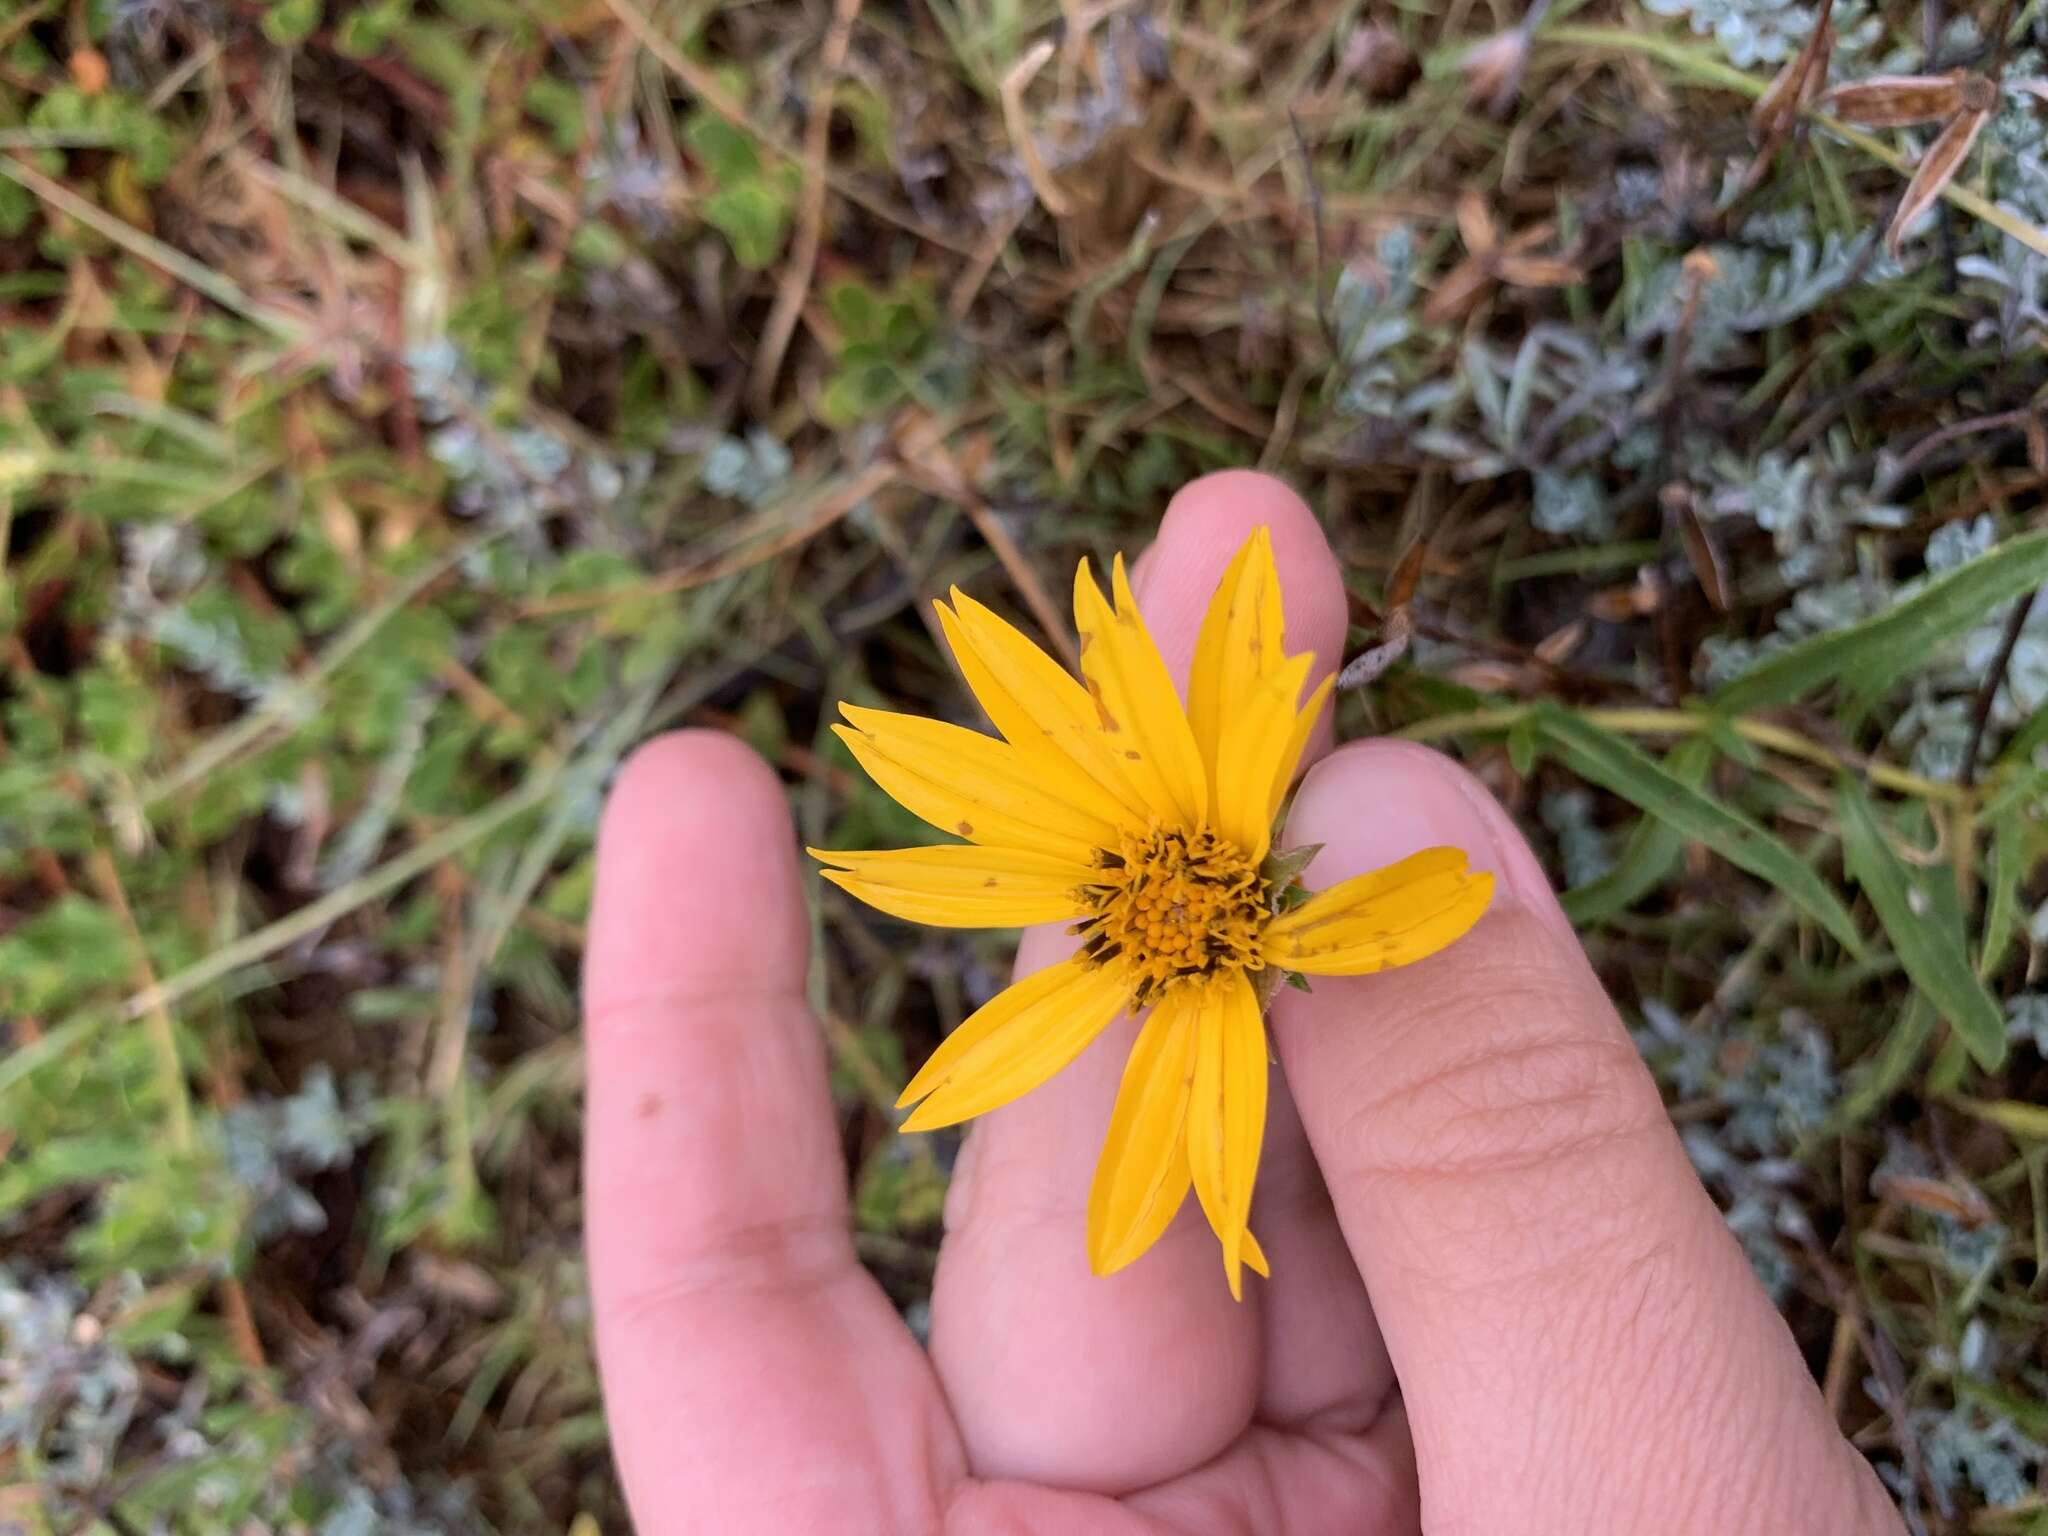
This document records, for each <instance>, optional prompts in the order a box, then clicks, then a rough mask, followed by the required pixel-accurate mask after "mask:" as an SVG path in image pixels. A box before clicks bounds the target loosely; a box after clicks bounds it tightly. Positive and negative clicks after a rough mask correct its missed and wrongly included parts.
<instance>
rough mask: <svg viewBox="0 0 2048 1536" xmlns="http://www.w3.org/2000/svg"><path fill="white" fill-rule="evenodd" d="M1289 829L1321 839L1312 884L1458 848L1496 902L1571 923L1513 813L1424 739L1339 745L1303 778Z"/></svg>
mask: <svg viewBox="0 0 2048 1536" xmlns="http://www.w3.org/2000/svg"><path fill="white" fill-rule="evenodd" d="M1287 834H1288V835H1287V841H1288V842H1289V843H1291V844H1294V845H1297V846H1299V845H1301V844H1304V843H1321V844H1323V851H1322V853H1321V854H1319V855H1318V856H1317V858H1316V861H1315V863H1314V864H1313V865H1312V866H1310V870H1309V877H1310V880H1311V882H1312V883H1313V884H1314V885H1315V886H1316V887H1318V888H1322V887H1325V886H1329V885H1334V884H1336V883H1337V882H1338V881H1339V880H1348V879H1350V878H1351V877H1352V876H1353V875H1360V874H1364V873H1365V872H1366V871H1368V870H1372V869H1379V868H1382V867H1383V866H1385V865H1388V864H1392V863H1394V862H1396V861H1397V860H1400V859H1405V858H1406V857H1408V855H1410V854H1412V853H1420V852H1421V851H1422V850H1423V849H1425V848H1443V847H1450V848H1460V849H1463V850H1464V852H1465V854H1466V856H1467V857H1468V858H1469V859H1470V860H1471V861H1472V867H1473V868H1474V869H1484V870H1490V871H1492V872H1493V874H1494V875H1495V877H1496V879H1497V884H1496V885H1495V888H1494V904H1495V906H1496V907H1501V906H1505V905H1509V904H1512V905H1515V906H1520V907H1523V908H1526V909H1527V910H1529V911H1531V912H1534V913H1537V914H1538V915H1540V916H1542V917H1544V918H1545V919H1546V920H1547V921H1548V922H1550V924H1551V925H1552V926H1553V927H1554V928H1556V929H1557V930H1559V931H1560V932H1563V933H1567V934H1568V933H1570V932H1571V923H1570V922H1569V921H1568V920H1567V919H1566V917H1565V915H1564V912H1563V911H1562V909H1560V908H1559V906H1558V904H1557V897H1556V896H1555V894H1554V893H1553V892H1552V891H1551V888H1550V881H1549V879H1548V878H1547V877H1546V876H1545V875H1544V873H1543V866H1542V864H1541V863H1540V862H1538V860H1537V858H1536V854H1535V852H1534V850H1532V849H1531V848H1530V847H1529V844H1528V843H1527V841H1525V840H1524V838H1523V837H1522V834H1521V832H1520V831H1518V830H1517V829H1516V827H1515V824H1514V819H1513V818H1512V817H1510V816H1509V815H1508V813H1507V811H1506V810H1505V809H1504V808H1503V807H1502V806H1501V804H1500V802H1499V801H1497V800H1495V799H1494V798H1493V796H1492V795H1491V794H1489V793H1488V792H1487V790H1486V786H1485V785H1483V784H1481V783H1480V782H1479V781H1478V780H1477V779H1475V778H1473V777H1472V775H1471V774H1470V773H1468V772H1466V771H1465V770H1464V769H1463V768H1461V767H1459V766H1458V764H1456V763H1454V762H1452V761H1451V760H1450V759H1449V758H1447V757H1445V756H1443V755H1442V754H1441V753H1438V752H1432V751H1431V750H1429V749H1428V748H1427V747H1421V746H1417V745H1415V744H1414V743H1412V742H1404V741H1362V742H1355V743H1353V744H1352V745H1350V746H1347V747H1342V748H1339V749H1338V750H1337V751H1336V752H1334V753H1332V754H1331V755H1330V756H1329V757H1327V758H1325V759H1324V760H1323V761H1322V762H1321V763H1319V764H1317V765H1316V767H1315V768H1313V769H1312V770H1310V772H1309V775H1308V777H1307V778H1306V779H1304V780H1303V781H1302V786H1301V790H1300V793H1299V794H1298V795H1297V796H1296V797H1295V803H1294V812H1293V814H1292V815H1291V816H1290V817H1289V818H1288V823H1287Z"/></svg>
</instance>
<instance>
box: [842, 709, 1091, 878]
mask: <svg viewBox="0 0 2048 1536" xmlns="http://www.w3.org/2000/svg"><path fill="white" fill-rule="evenodd" d="M839 708H840V713H842V714H844V715H845V716H846V718H847V720H848V721H849V722H851V723H850V724H849V725H835V726H834V727H833V728H832V729H833V730H834V731H835V732H836V733H837V734H838V736H839V739H840V740H841V741H843V742H845V743H846V746H847V749H848V750H849V751H850V752H852V753H853V755H854V758H855V760H856V761H858V762H859V764H860V765H861V767H862V768H864V769H866V770H867V774H868V777H869V778H871V779H873V780H874V781H875V782H876V783H877V784H879V785H880V786H881V787H882V789H883V791H884V793H886V794H887V795H888V796H889V797H890V798H891V799H893V800H895V801H896V802H897V803H898V804H899V805H901V806H902V807H903V808H904V809H905V810H907V811H909V812H910V813H911V814H912V815H913V816H920V817H922V818H924V820H926V821H928V822H930V823H931V824H932V825H933V826H935V827H937V828H939V829H940V830H941V831H944V832H951V833H954V834H956V835H958V836H960V837H964V838H966V839H967V840H968V841H969V842H975V843H987V844H996V845H1001V846H1005V847H1011V848H1029V849H1031V850H1033V851H1034V852H1037V853H1044V854H1051V855H1054V856H1056V857H1060V858H1067V859H1073V860H1076V861H1081V862H1085V861H1086V860H1087V859H1088V858H1089V856H1090V855H1091V854H1092V852H1093V851H1094V850H1095V849H1097V848H1114V847H1115V846H1116V845H1117V828H1116V824H1115V823H1114V822H1111V821H1108V820H1106V819H1104V818H1103V817H1101V816H1099V815H1097V814H1096V813H1095V812H1094V811H1092V810H1090V809H1087V808H1085V807H1082V806H1078V805H1075V804H1072V803H1071V802H1069V801H1067V800H1063V799H1061V798H1060V796H1059V795H1058V794H1056V793H1054V792H1053V791H1052V789H1051V788H1050V787H1049V786H1048V784H1047V783H1046V781H1045V778H1044V776H1043V775H1042V774H1040V773H1039V772H1038V771H1037V768H1036V765H1034V764H1033V763H1032V762H1031V761H1030V760H1029V759H1028V758H1026V757H1025V756H1024V755H1023V754H1022V753H1020V752H1018V750H1017V749H1016V748H1015V747H1012V746H1010V745H1009V744H1008V743H1007V742H1002V741H998V740H996V739H995V737H993V736H984V735H982V734H981V732H979V731H970V730H966V729H964V728H963V727H961V726H957V725H948V724H947V723H946V722H945V721H943V720H925V719H920V718H919V717H918V716H916V715H899V714H893V713H891V712H890V711H888V710H882V709H861V708H858V707H856V706H854V705H851V704H842V705H840V706H839Z"/></svg>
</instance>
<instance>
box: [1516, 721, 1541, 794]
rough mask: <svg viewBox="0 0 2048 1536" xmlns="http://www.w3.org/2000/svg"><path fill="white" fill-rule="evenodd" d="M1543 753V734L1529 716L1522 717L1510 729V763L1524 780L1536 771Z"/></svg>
mask: <svg viewBox="0 0 2048 1536" xmlns="http://www.w3.org/2000/svg"><path fill="white" fill-rule="evenodd" d="M1542 751H1543V736H1542V733H1541V732H1539V731H1538V730H1537V729H1536V722H1535V721H1534V720H1533V719H1531V718H1530V717H1529V716H1527V715H1524V716H1522V718H1521V719H1519V720H1517V721H1516V722H1515V723H1514V724H1513V725H1511V726H1509V727H1508V762H1509V764H1510V765H1511V766H1512V767H1513V768H1514V770H1515V772H1516V773H1518V774H1520V775H1521V776H1522V777H1523V778H1525V779H1526V778H1527V777H1529V775H1530V774H1532V773H1534V772H1535V771H1536V761H1537V759H1538V758H1539V757H1541V756H1542Z"/></svg>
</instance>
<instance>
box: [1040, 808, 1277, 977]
mask: <svg viewBox="0 0 2048 1536" xmlns="http://www.w3.org/2000/svg"><path fill="white" fill-rule="evenodd" d="M1095 862H1096V865H1097V866H1098V869H1099V871H1100V872H1099V873H1098V874H1097V876H1096V878H1095V879H1094V880H1092V881H1091V882H1090V883H1089V884H1088V885H1086V886H1084V887H1083V888H1082V894H1083V895H1084V896H1085V897H1086V899H1087V901H1088V904H1089V906H1091V907H1092V908H1093V909H1094V912H1095V915H1094V916H1093V917H1088V918H1084V919H1082V921H1081V922H1080V923H1079V924H1077V925H1076V927H1075V930H1074V931H1075V932H1077V933H1079V934H1082V935H1083V936H1084V937H1083V942H1082V945H1081V953H1082V954H1084V955H1085V956H1087V957H1088V958H1089V959H1090V960H1094V961H1097V962H1106V961H1109V960H1113V959H1117V958H1119V957H1121V959H1122V960H1123V962H1124V963H1125V964H1127V965H1128V966H1130V968H1131V970H1132V972H1133V974H1134V976H1135V977H1136V980H1137V994H1136V998H1135V1002H1136V1005H1137V1006H1138V1007H1141V1008H1142V1007H1144V1006H1146V1005H1147V1004H1149V1003H1152V1002H1154V1001H1156V1000H1157V997H1158V994H1159V992H1160V991H1161V990H1162V989H1164V988H1165V987H1167V986H1168V985H1170V984H1171V983H1173V982H1176V981H1180V980H1182V979H1184V978H1186V977H1190V976H1209V975H1214V974H1215V973H1216V972H1218V971H1221V970H1226V969H1232V970H1249V971H1256V970H1262V969H1264V967H1265V964H1266V962H1265V960H1264V959H1263V958H1261V956H1260V954H1259V933H1260V930H1261V929H1263V928H1264V927H1265V923H1266V918H1267V916H1268V910H1267V901H1266V898H1267V890H1266V881H1265V879H1264V878H1263V877H1262V876H1261V875H1260V874H1259V869H1258V866H1257V865H1256V864H1254V863H1253V862H1252V861H1251V859H1250V858H1249V857H1247V856H1246V854H1245V852H1244V850H1242V849H1241V848H1239V847H1238V846H1237V845H1236V844H1235V843H1232V842H1229V841H1226V840H1225V839H1223V838H1220V837H1218V836H1217V835H1216V834H1215V833H1213V832H1211V831H1209V830H1208V829H1207V828H1203V829H1202V830H1200V831H1196V832H1190V831H1187V830H1186V829H1184V828H1181V827H1157V826H1155V827H1153V828H1152V829H1151V830H1150V831H1147V832H1135V833H1134V832H1126V833H1125V834H1124V836H1123V839H1122V842H1121V845H1120V846H1119V847H1118V848H1116V849H1109V848H1103V849H1098V850H1097V851H1096V854H1095Z"/></svg>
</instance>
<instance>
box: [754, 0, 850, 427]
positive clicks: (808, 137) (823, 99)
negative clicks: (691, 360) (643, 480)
mask: <svg viewBox="0 0 2048 1536" xmlns="http://www.w3.org/2000/svg"><path fill="white" fill-rule="evenodd" d="M860 5H861V0H837V4H835V5H834V6H833V9H832V30H831V31H830V32H829V33H827V34H826V37H825V49H824V53H823V55H822V56H821V57H820V59H819V60H818V79H817V81H816V83H815V84H814V85H813V87H812V95H811V109H810V115H809V116H808V117H807V118H806V119H805V120H804V198H803V205H802V207H801V209H800V210H799V212H798V214H797V226H796V238H795V239H794V240H793V241H791V242H790V247H789V259H788V261H787V262H785V263H784V264H783V271H782V281H781V282H780V283H779V284H777V285H776V289H775V303H774V304H773V305H772V306H771V307H770V309H769V311H768V321H767V324H766V325H764V326H763V327H762V329H761V346H760V350H759V351H758V352H756V353H755V354H754V376H753V379H752V382H751V384H750V386H749V389H748V392H747V403H748V405H749V406H751V407H752V408H753V411H754V414H755V415H756V416H766V415H767V414H768V412H769V410H770V409H771V408H772V407H773V405H774V402H775V376H776V374H778V373H780V372H781V371H782V359H783V355H784V354H785V353H786V352H787V351H788V350H789V341H790V338H791V337H792V336H794V335H795V334H796V326H797V321H798V320H799V319H800V318H801V317H802V315H803V308H804V298H805V296H806V295H808V294H809V293H810V291H811V276H812V273H813V272H815V271H816V269H817V265H818V246H819V244H820V243H821V241H822V239H823V235H824V229H825V190H826V188H825V174H826V163H825V155H826V150H827V147H828V144H829V141H830V137H831V132H832V97H833V93H834V90H835V88H836V87H837V85H838V83H839V72H840V70H841V69H843V68H844V67H845V65H846V50H847V46H848V44H849V43H850V42H851V41H852V39H853V23H854V18H855V17H857V16H858V15H859V14H860Z"/></svg>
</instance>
